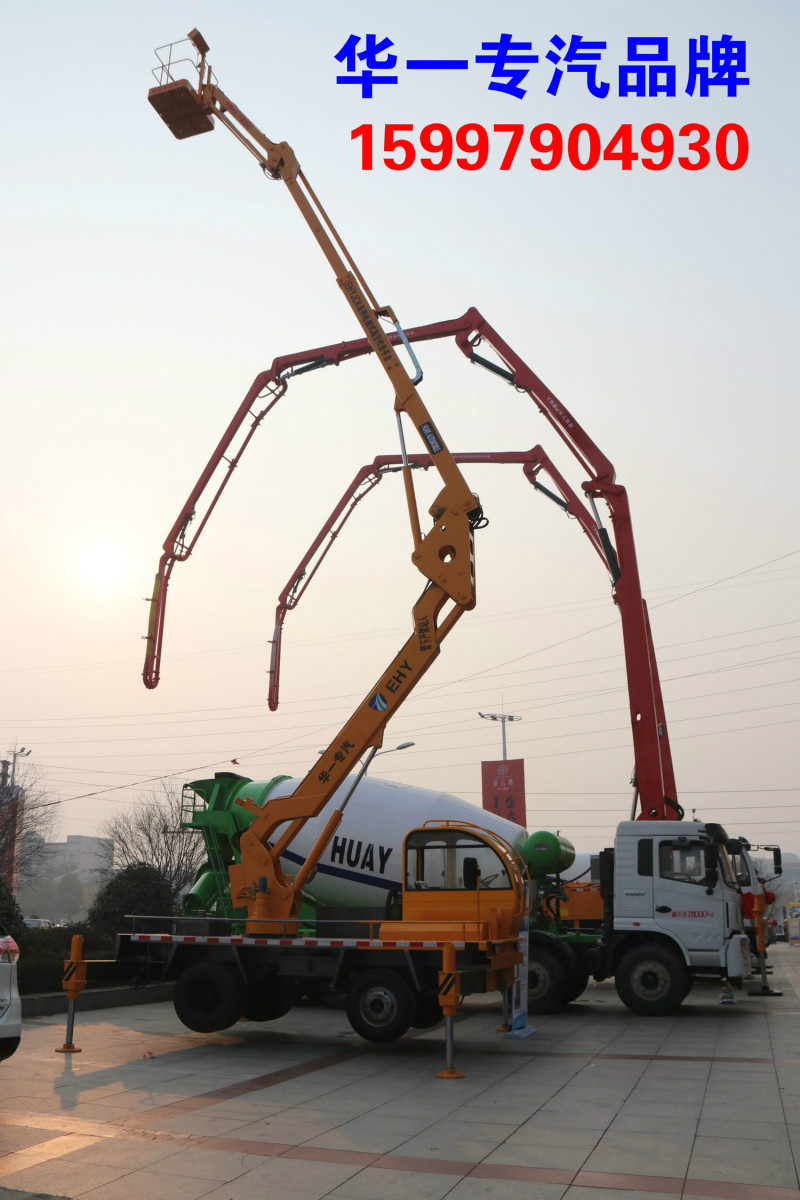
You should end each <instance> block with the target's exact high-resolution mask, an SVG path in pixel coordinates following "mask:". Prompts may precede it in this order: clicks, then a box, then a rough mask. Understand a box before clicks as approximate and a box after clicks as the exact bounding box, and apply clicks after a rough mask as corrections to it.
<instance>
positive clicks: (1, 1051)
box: [0, 924, 22, 1062]
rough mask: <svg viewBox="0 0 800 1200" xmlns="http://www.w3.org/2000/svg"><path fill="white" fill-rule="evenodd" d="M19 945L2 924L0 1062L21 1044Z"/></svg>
mask: <svg viewBox="0 0 800 1200" xmlns="http://www.w3.org/2000/svg"><path fill="white" fill-rule="evenodd" d="M18 958H19V946H18V945H17V943H16V942H15V941H14V939H13V937H12V936H11V934H10V933H8V932H7V931H6V929H5V928H4V927H3V925H2V924H0V1062H2V1060H3V1059H4V1058H10V1057H11V1055H12V1054H13V1053H14V1051H15V1050H16V1049H17V1047H18V1046H19V1039H20V1034H21V1032H22V1004H21V1003H20V998H19V991H18V989H17V959H18Z"/></svg>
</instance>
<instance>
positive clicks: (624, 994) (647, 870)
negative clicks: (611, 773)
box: [524, 821, 749, 1016]
mask: <svg viewBox="0 0 800 1200" xmlns="http://www.w3.org/2000/svg"><path fill="white" fill-rule="evenodd" d="M550 838H551V839H554V840H551V841H550V842H549V843H548V842H547V835H544V834H543V833H536V834H533V835H532V836H531V838H529V840H528V842H527V843H526V846H525V850H524V853H525V858H526V861H527V862H528V864H529V868H530V871H531V874H532V875H533V876H534V878H535V879H536V883H537V889H538V896H537V904H536V919H535V921H534V922H533V924H534V928H533V930H532V931H531V936H530V942H531V945H530V960H529V962H530V973H529V992H528V995H529V1009H530V1010H531V1011H533V1012H551V1011H553V1010H555V1009H557V1008H559V1007H561V1006H562V1005H563V1004H565V1003H569V1002H570V1001H571V1000H574V999H576V998H577V997H578V996H579V995H580V993H581V991H582V990H583V988H584V987H585V986H586V983H587V981H588V979H589V977H590V976H591V977H593V978H594V979H595V980H597V981H598V982H600V981H602V980H604V979H609V978H612V977H613V978H614V981H615V985H616V989H617V992H618V994H619V996H620V998H621V999H622V1001H623V1002H624V1003H625V1004H626V1005H627V1007H628V1008H630V1009H631V1010H632V1011H633V1012H636V1013H639V1014H641V1015H654V1016H661V1015H665V1014H667V1013H669V1012H672V1011H673V1010H674V1009H675V1008H677V1006H678V1005H679V1004H680V1003H681V1001H682V1000H683V999H684V998H685V997H686V996H687V995H688V993H689V991H690V990H691V988H692V986H693V984H694V982H695V981H698V980H702V979H706V980H723V979H728V980H729V981H730V982H732V983H733V984H734V985H736V986H739V985H740V984H741V980H742V978H743V977H745V976H746V975H747V974H748V973H749V951H748V943H747V937H746V936H745V934H744V927H743V923H742V902H741V901H742V898H741V894H740V891H739V886H738V883H737V880H736V875H735V872H734V869H733V866H732V864H731V860H730V857H729V854H728V851H727V842H728V837H727V834H726V833H725V830H724V829H723V828H722V827H721V826H720V825H716V824H711V823H709V824H702V823H699V822H689V821H647V822H644V821H623V822H622V823H621V824H620V825H619V826H618V828H617V835H616V839H615V843H614V847H613V849H606V850H604V851H602V853H601V855H600V889H601V895H602V900H603V919H602V925H601V927H600V929H599V930H597V931H590V930H579V929H576V928H570V927H568V926H567V925H565V923H564V922H563V921H562V920H561V915H560V911H559V905H560V902H561V897H562V895H565V893H564V892H563V889H561V888H560V886H559V883H558V878H556V881H555V882H553V880H552V878H548V875H547V871H548V870H549V871H556V872H557V871H558V870H559V869H562V870H563V869H566V867H567V866H569V865H570V862H569V857H570V856H569V850H570V845H569V843H568V842H566V839H563V838H561V839H556V838H555V835H550Z"/></svg>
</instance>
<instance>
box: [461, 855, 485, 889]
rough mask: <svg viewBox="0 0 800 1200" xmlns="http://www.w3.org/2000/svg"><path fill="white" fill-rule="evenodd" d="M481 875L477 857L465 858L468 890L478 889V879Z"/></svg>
mask: <svg viewBox="0 0 800 1200" xmlns="http://www.w3.org/2000/svg"><path fill="white" fill-rule="evenodd" d="M480 877H481V872H480V868H479V867H478V860H477V858H465V859H464V887H465V889H466V891H468V892H474V891H477V888H478V880H479V879H480Z"/></svg>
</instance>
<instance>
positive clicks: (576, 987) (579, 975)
mask: <svg viewBox="0 0 800 1200" xmlns="http://www.w3.org/2000/svg"><path fill="white" fill-rule="evenodd" d="M588 982H589V972H588V971H580V970H577V971H570V973H569V979H568V980H567V990H566V992H565V993H564V1003H565V1004H572V1001H573V1000H577V999H578V997H579V996H582V995H583V993H584V992H585V991H586V985H587V983H588Z"/></svg>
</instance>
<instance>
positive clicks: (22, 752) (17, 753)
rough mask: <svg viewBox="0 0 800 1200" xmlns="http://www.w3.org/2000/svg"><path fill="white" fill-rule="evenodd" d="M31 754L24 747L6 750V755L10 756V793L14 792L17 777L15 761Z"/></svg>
mask: <svg viewBox="0 0 800 1200" xmlns="http://www.w3.org/2000/svg"><path fill="white" fill-rule="evenodd" d="M31 753H32V751H31V750H26V749H25V747H24V746H20V748H19V750H18V749H17V748H16V746H15V747H14V749H13V750H6V754H10V755H11V791H12V793H13V791H14V780H15V779H16V777H17V759H18V758H27V757H28V755H29V754H31ZM4 765H6V764H4Z"/></svg>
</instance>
